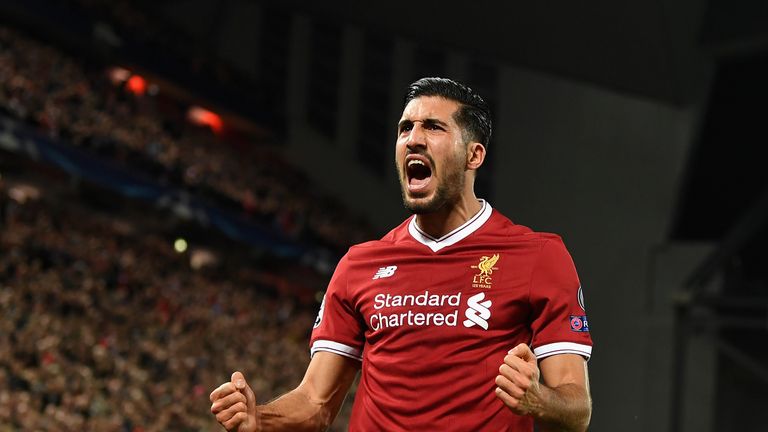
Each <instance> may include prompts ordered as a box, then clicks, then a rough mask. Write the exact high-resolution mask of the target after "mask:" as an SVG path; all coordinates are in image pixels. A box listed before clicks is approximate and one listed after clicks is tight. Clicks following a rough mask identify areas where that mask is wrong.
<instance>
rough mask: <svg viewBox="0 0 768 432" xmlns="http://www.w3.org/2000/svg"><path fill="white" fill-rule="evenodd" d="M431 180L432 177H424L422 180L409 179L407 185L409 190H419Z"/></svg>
mask: <svg viewBox="0 0 768 432" xmlns="http://www.w3.org/2000/svg"><path fill="white" fill-rule="evenodd" d="M431 178H432V176H427V177H424V178H416V177H411V178H410V179H409V180H408V185H410V186H411V188H414V189H421V188H423V187H424V186H426V185H427V183H429V180H430V179H431Z"/></svg>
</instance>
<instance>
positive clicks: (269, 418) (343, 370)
mask: <svg viewBox="0 0 768 432" xmlns="http://www.w3.org/2000/svg"><path fill="white" fill-rule="evenodd" d="M359 369H360V362H359V361H357V360H352V359H349V358H346V357H342V356H339V355H336V354H331V353H327V352H318V353H316V354H315V355H314V356H313V357H312V360H311V361H310V363H309V366H308V367H307V372H306V373H305V375H304V379H303V380H302V381H301V384H299V386H298V387H296V388H295V389H294V390H292V391H290V392H288V393H286V394H284V395H283V396H281V397H280V398H278V399H276V400H274V401H272V402H270V403H268V404H266V405H257V403H256V395H255V394H254V393H253V390H251V387H250V386H249V385H248V383H247V382H246V381H245V377H244V376H243V374H242V373H241V372H235V373H233V374H232V379H231V380H230V381H229V382H226V383H224V384H222V385H220V386H219V387H218V388H216V390H214V391H213V392H211V395H210V400H211V413H213V415H215V416H216V420H217V421H218V422H219V423H221V425H222V426H224V428H225V429H226V430H227V431H230V432H257V431H318V430H324V429H326V428H327V427H328V426H330V424H331V423H332V422H333V419H334V418H335V417H336V413H338V411H339V408H340V407H341V404H342V402H344V397H345V396H346V394H347V390H349V386H350V385H352V382H353V381H354V379H355V375H357V371H358V370H359Z"/></svg>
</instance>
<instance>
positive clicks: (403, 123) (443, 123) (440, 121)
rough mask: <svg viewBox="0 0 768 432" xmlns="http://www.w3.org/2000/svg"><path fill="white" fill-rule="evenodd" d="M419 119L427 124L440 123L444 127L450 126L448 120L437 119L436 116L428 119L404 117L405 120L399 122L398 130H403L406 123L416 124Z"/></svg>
mask: <svg viewBox="0 0 768 432" xmlns="http://www.w3.org/2000/svg"><path fill="white" fill-rule="evenodd" d="M419 121H420V122H422V123H423V124H425V125H438V126H442V127H444V128H447V127H448V123H446V122H444V121H442V120H438V119H435V118H427V119H424V120H410V119H403V120H400V122H399V123H398V124H397V130H401V129H402V128H403V126H405V125H409V124H414V123H416V122H419Z"/></svg>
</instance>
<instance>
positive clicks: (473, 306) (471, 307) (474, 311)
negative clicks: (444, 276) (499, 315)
mask: <svg viewBox="0 0 768 432" xmlns="http://www.w3.org/2000/svg"><path fill="white" fill-rule="evenodd" d="M483 299H485V293H482V292H481V293H477V294H475V295H473V296H472V297H470V298H468V299H467V311H466V312H464V316H466V317H467V319H466V320H464V327H472V326H475V325H478V326H480V327H482V328H483V329H484V330H488V321H487V320H488V318H490V317H491V310H490V309H489V308H490V307H491V301H490V300H486V301H483Z"/></svg>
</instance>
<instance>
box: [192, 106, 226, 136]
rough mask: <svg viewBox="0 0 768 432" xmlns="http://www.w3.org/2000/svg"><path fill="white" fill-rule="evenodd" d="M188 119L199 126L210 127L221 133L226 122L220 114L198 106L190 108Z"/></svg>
mask: <svg viewBox="0 0 768 432" xmlns="http://www.w3.org/2000/svg"><path fill="white" fill-rule="evenodd" d="M187 117H188V118H189V120H190V121H191V122H192V123H194V124H196V125H198V126H208V127H209V128H211V130H213V131H214V132H221V129H222V128H223V127H224V122H223V121H222V120H221V117H220V116H219V115H218V114H216V113H214V112H212V111H208V110H207V109H204V108H200V107H198V106H193V107H191V108H189V113H188V114H187Z"/></svg>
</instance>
